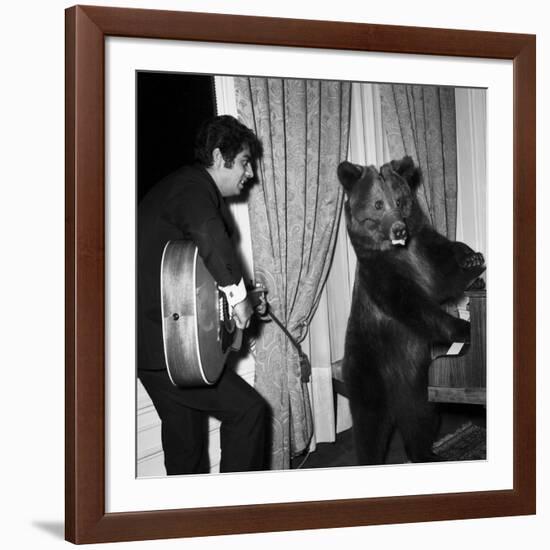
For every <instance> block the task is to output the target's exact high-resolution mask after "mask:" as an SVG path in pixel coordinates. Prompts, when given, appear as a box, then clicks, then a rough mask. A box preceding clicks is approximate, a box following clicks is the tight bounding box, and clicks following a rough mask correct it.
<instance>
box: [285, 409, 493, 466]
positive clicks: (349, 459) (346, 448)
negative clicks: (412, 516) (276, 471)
mask: <svg viewBox="0 0 550 550" xmlns="http://www.w3.org/2000/svg"><path fill="white" fill-rule="evenodd" d="M440 410H441V413H442V414H441V428H440V430H439V435H438V437H437V439H441V438H442V437H444V436H445V435H447V434H451V433H454V432H455V431H456V430H457V429H458V428H460V427H461V426H462V425H464V424H465V423H467V422H473V423H474V424H477V425H479V426H483V427H485V407H482V406H479V405H441V406H440ZM386 462H387V463H388V464H403V463H405V462H407V456H406V454H405V451H404V448H403V442H402V440H401V436H400V435H399V433H397V432H396V433H394V435H393V437H392V441H391V443H390V447H389V451H388V457H387V460H386ZM341 466H357V461H356V458H355V450H354V446H353V437H352V430H351V429H349V430H346V431H344V432H341V433H339V434H338V435H337V437H336V441H335V442H334V443H319V444H318V445H317V449H316V451H315V452H313V453H310V454H309V455H302V456H297V457H296V458H294V460H293V461H292V468H294V469H296V468H302V469H305V468H336V467H341Z"/></svg>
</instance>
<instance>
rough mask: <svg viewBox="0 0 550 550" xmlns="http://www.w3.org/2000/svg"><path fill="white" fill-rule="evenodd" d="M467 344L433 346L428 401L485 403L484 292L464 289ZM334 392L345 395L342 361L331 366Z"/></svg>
mask: <svg viewBox="0 0 550 550" xmlns="http://www.w3.org/2000/svg"><path fill="white" fill-rule="evenodd" d="M465 296H466V297H467V298H468V310H469V312H470V323H471V332H470V342H469V343H468V344H461V343H454V344H452V345H451V346H449V345H446V346H434V348H433V349H432V363H431V364H430V367H429V371H428V400H429V401H433V402H439V403H469V404H477V405H485V403H486V380H487V377H486V357H487V352H486V344H485V342H486V291H485V290H467V291H466V292H465ZM332 385H333V390H334V392H335V393H337V394H340V395H343V396H346V397H347V391H346V388H345V385H344V381H343V376H342V361H341V360H340V361H335V362H333V363H332Z"/></svg>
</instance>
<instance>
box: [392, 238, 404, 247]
mask: <svg viewBox="0 0 550 550" xmlns="http://www.w3.org/2000/svg"><path fill="white" fill-rule="evenodd" d="M391 244H393V245H394V246H395V245H398V244H399V245H401V246H405V239H392V242H391Z"/></svg>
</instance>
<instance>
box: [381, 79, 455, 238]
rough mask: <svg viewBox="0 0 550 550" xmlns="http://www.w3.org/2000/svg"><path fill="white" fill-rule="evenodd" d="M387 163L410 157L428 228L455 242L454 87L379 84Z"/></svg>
mask: <svg viewBox="0 0 550 550" xmlns="http://www.w3.org/2000/svg"><path fill="white" fill-rule="evenodd" d="M380 96H381V99H382V116H383V123H384V126H385V128H386V135H387V139H388V145H389V148H390V154H391V158H392V159H398V158H402V157H403V156H404V155H410V156H411V157H412V158H413V159H414V161H415V163H417V164H418V165H419V166H420V168H421V169H422V175H423V184H422V187H421V188H420V189H419V191H418V199H419V201H420V205H421V207H422V209H423V210H424V212H425V213H426V214H427V215H428V217H429V219H430V220H431V222H432V225H433V226H434V227H435V229H436V230H437V231H439V232H440V233H441V234H442V235H446V236H447V237H448V238H449V239H455V237H456V197H457V168H456V166H457V162H456V115H455V91H454V88H444V87H439V86H418V85H403V84H382V85H380Z"/></svg>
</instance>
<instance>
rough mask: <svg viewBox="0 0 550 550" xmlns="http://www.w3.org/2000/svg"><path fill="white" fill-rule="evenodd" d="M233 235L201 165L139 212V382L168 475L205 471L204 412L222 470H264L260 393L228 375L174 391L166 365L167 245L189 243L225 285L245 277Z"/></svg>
mask: <svg viewBox="0 0 550 550" xmlns="http://www.w3.org/2000/svg"><path fill="white" fill-rule="evenodd" d="M233 232H234V225H233V221H232V218H231V215H230V213H229V211H228V209H227V206H226V204H225V201H224V199H223V197H222V196H221V194H220V192H219V190H218V188H217V186H216V184H215V182H214V180H213V179H212V177H211V176H210V174H209V173H208V171H207V170H206V169H205V168H203V167H202V166H199V165H197V166H193V167H185V168H182V169H180V170H178V171H176V172H174V173H173V174H171V175H169V176H168V177H166V178H164V179H163V180H162V181H161V182H159V183H158V184H157V185H156V186H155V187H153V188H152V189H151V190H150V191H149V193H147V195H146V196H145V197H144V198H143V200H142V201H141V203H140V204H139V207H138V281H137V283H138V323H137V324H138V338H137V339H138V346H137V347H138V376H139V378H140V380H141V382H142V383H143V385H144V386H145V389H146V390H147V392H148V393H149V395H150V397H151V399H152V401H153V403H154V405H155V408H156V409H157V412H158V414H159V416H160V418H161V421H162V444H163V449H164V454H165V465H166V469H167V473H168V474H183V473H197V472H202V471H204V470H205V468H206V466H205V463H204V454H205V448H204V447H203V441H204V434H203V433H202V432H203V425H204V422H203V420H204V416H203V413H208V414H213V415H214V416H216V417H217V418H219V419H220V420H221V421H222V425H221V443H222V462H221V466H220V469H221V471H247V470H258V469H261V468H263V458H264V428H265V417H266V405H265V402H264V400H263V399H262V398H261V397H260V396H259V394H258V393H257V392H256V391H255V390H254V389H253V388H252V387H250V386H249V385H248V384H247V383H246V382H244V381H243V380H242V379H241V378H240V377H239V376H238V375H236V374H235V373H234V372H233V371H231V370H229V369H226V370H225V372H224V373H223V375H222V377H221V379H220V381H219V382H218V383H217V384H216V385H215V386H213V387H204V388H185V389H180V388H176V387H175V386H173V385H172V383H171V382H170V380H169V377H168V374H167V372H166V365H165V359H164V346H163V340H162V324H161V295H160V263H161V258H162V251H163V249H164V246H165V244H166V243H167V242H168V241H169V240H176V239H190V240H192V241H193V242H194V243H195V244H196V245H197V247H198V249H199V254H200V256H201V258H202V259H203V261H204V263H205V265H206V267H207V268H208V270H209V271H210V273H211V274H212V276H213V277H214V279H215V280H216V282H217V283H218V284H219V285H220V286H227V285H232V284H237V283H238V282H239V281H240V279H241V277H242V270H241V267H240V263H239V259H238V257H237V254H236V250H235V247H234V245H233V243H232V241H231V236H232V234H233Z"/></svg>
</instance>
